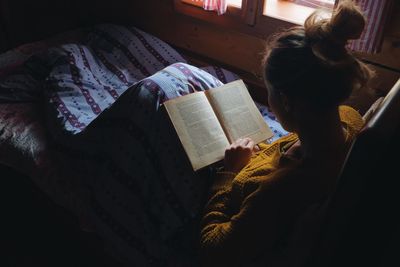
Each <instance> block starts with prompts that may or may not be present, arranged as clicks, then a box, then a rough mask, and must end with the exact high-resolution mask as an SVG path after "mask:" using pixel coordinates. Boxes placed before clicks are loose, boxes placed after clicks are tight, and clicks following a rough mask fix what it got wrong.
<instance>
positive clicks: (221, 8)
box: [203, 0, 228, 15]
mask: <svg viewBox="0 0 400 267" xmlns="http://www.w3.org/2000/svg"><path fill="white" fill-rule="evenodd" d="M227 6H228V3H227V1H226V0H203V8H204V10H216V11H217V13H218V15H222V14H224V13H225V12H226V8H227Z"/></svg>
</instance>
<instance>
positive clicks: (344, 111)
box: [339, 105, 364, 132]
mask: <svg viewBox="0 0 400 267" xmlns="http://www.w3.org/2000/svg"><path fill="white" fill-rule="evenodd" d="M339 115H340V120H341V121H342V123H343V124H345V125H346V126H347V127H350V128H352V129H353V130H354V131H357V132H358V131H360V130H361V128H362V127H363V126H364V120H363V118H362V116H361V114H360V113H359V112H358V111H356V110H355V109H354V108H352V107H350V106H345V105H341V106H339Z"/></svg>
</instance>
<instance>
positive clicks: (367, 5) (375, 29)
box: [350, 0, 394, 53]
mask: <svg viewBox="0 0 400 267" xmlns="http://www.w3.org/2000/svg"><path fill="white" fill-rule="evenodd" d="M355 2H356V3H357V4H358V5H359V6H360V8H361V10H362V11H363V12H364V15H365V17H366V18H367V24H366V27H365V29H364V32H363V33H362V34H361V37H360V39H358V40H354V41H352V42H351V43H350V49H351V50H353V51H357V52H366V53H377V52H379V51H380V49H381V46H382V42H383V34H384V28H385V25H386V23H387V20H388V18H389V17H390V14H391V11H392V9H393V4H394V0H355Z"/></svg>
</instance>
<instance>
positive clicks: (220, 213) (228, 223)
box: [201, 106, 363, 266]
mask: <svg viewBox="0 0 400 267" xmlns="http://www.w3.org/2000/svg"><path fill="white" fill-rule="evenodd" d="M339 113H340V118H341V121H342V123H343V126H344V127H345V129H346V132H347V136H346V146H348V145H349V144H350V142H351V140H352V139H353V138H354V136H355V135H356V134H357V133H358V131H359V130H360V129H361V127H362V126H363V120H362V118H361V116H360V114H359V113H358V112H357V111H355V110H354V109H352V108H350V107H347V106H341V107H339ZM297 140H298V137H297V135H295V134H290V135H288V136H286V137H284V138H281V139H279V140H277V141H275V142H274V143H272V144H270V145H267V144H261V145H260V148H261V150H260V151H259V152H257V153H256V154H255V155H254V156H253V157H252V158H251V160H250V162H249V164H248V165H247V166H245V167H244V168H243V170H242V171H241V172H240V173H238V174H235V173H226V172H221V173H218V174H217V177H216V180H215V183H214V185H213V187H212V188H211V193H210V194H211V195H210V198H209V201H208V203H207V205H206V208H205V214H204V217H203V219H202V224H201V248H202V256H203V259H204V264H205V266H238V265H240V264H243V263H244V262H245V261H247V260H249V259H251V258H254V257H257V256H258V255H259V254H260V253H264V252H266V251H273V250H274V249H275V248H276V246H277V244H278V243H279V242H281V240H282V239H284V236H285V234H288V231H289V230H290V228H291V226H292V225H293V223H294V221H295V220H296V218H297V217H298V216H299V215H300V214H301V213H302V212H304V209H305V208H307V207H309V206H310V205H311V204H313V203H315V202H317V201H319V200H321V199H324V198H325V197H326V196H327V194H328V193H329V191H330V190H331V189H332V187H333V184H334V181H335V178H336V176H337V173H338V172H337V171H332V172H330V171H327V168H325V167H326V166H324V164H320V165H319V166H316V164H307V163H305V162H302V161H301V160H299V159H294V158H288V157H286V156H283V155H282V151H283V150H284V149H285V148H287V147H289V146H290V145H291V144H293V143H295V142H296V141H297ZM341 149H342V150H343V151H342V152H339V153H342V154H343V153H344V152H345V151H346V149H347V148H341ZM325 157H329V155H327V156H325ZM335 159H336V160H337V158H333V159H332V160H335ZM328 161H329V160H324V161H323V162H328ZM317 165H318V164H317ZM244 266H246V265H245V264H244Z"/></svg>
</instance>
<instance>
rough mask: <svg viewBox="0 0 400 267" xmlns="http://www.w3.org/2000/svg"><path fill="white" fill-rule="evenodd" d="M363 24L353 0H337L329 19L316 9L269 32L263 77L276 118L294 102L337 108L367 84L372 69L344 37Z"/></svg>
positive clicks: (321, 108) (354, 36) (358, 32)
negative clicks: (303, 19)
mask: <svg viewBox="0 0 400 267" xmlns="http://www.w3.org/2000/svg"><path fill="white" fill-rule="evenodd" d="M364 26H365V19H364V17H363V15H362V13H361V12H360V10H359V9H358V8H357V7H356V6H355V5H354V4H353V3H352V2H351V1H341V4H339V6H338V7H337V8H336V9H335V10H334V12H333V15H332V17H331V18H330V19H326V18H322V17H321V13H318V12H315V13H313V14H312V15H311V16H310V17H309V18H308V19H307V20H306V22H305V23H304V27H294V28H291V29H289V30H287V31H284V32H282V33H280V34H279V35H276V36H274V37H273V39H272V40H271V42H270V43H269V49H268V51H267V55H266V58H265V65H264V75H265V76H264V78H265V82H266V85H267V88H268V91H269V98H271V99H269V102H270V103H269V104H270V105H271V107H272V109H275V110H274V111H275V112H276V113H278V114H277V116H278V118H279V115H280V114H279V111H280V110H281V109H287V108H290V106H291V105H294V104H297V103H300V104H301V105H303V106H306V107H307V108H309V110H310V111H312V112H318V113H324V112H326V111H330V110H332V109H336V108H337V106H338V105H339V104H340V103H341V102H343V101H344V100H346V99H347V98H348V97H349V96H350V94H351V92H352V91H353V89H357V88H360V87H363V86H364V85H365V83H366V82H367V81H368V80H369V78H370V74H371V72H370V70H369V69H368V67H367V66H366V65H364V64H363V63H362V62H360V61H359V60H357V59H356V58H355V57H354V56H352V55H351V54H350V53H349V52H348V51H347V49H346V45H347V43H348V40H351V39H358V38H359V37H360V35H361V33H362V31H363V29H364ZM276 99H279V100H280V101H278V102H280V103H276V101H275V100H276ZM284 120H285V118H281V121H284ZM289 128H290V127H289ZM289 130H290V129H289Z"/></svg>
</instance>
